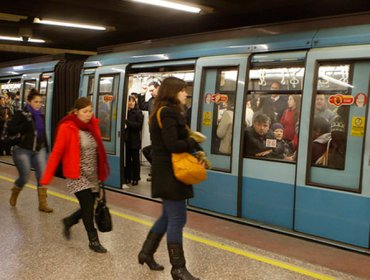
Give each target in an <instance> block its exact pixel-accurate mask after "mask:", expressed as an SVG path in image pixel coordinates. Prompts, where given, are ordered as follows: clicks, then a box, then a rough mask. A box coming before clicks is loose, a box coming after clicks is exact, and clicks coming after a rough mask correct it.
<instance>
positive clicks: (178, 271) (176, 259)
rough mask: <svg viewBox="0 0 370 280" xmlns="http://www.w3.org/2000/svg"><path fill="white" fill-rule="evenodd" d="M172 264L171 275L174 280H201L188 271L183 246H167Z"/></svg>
mask: <svg viewBox="0 0 370 280" xmlns="http://www.w3.org/2000/svg"><path fill="white" fill-rule="evenodd" d="M167 247H168V254H169V256H170V262H171V264H172V269H171V275H172V279H174V280H200V278H196V277H194V276H193V275H191V274H190V272H189V271H188V270H187V269H186V266H185V264H186V261H185V256H184V250H183V249H182V244H167Z"/></svg>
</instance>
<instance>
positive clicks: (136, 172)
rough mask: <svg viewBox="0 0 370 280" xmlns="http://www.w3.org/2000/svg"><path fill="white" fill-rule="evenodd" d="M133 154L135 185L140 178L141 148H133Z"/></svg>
mask: <svg viewBox="0 0 370 280" xmlns="http://www.w3.org/2000/svg"><path fill="white" fill-rule="evenodd" d="M131 156H132V185H133V186H135V185H137V184H138V181H139V180H140V153H139V149H132V150H131Z"/></svg>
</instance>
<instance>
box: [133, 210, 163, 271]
mask: <svg viewBox="0 0 370 280" xmlns="http://www.w3.org/2000/svg"><path fill="white" fill-rule="evenodd" d="M166 230H167V214H166V213H165V211H164V206H163V204H162V215H161V216H160V217H159V218H158V220H157V221H156V222H155V223H154V225H153V227H152V228H151V229H150V231H149V233H148V235H147V237H146V239H145V241H144V244H143V247H142V249H141V251H140V253H139V256H138V259H139V263H140V264H144V263H146V264H147V265H148V266H149V268H150V269H151V270H163V269H164V267H163V266H162V265H160V264H158V263H157V262H156V261H155V260H154V253H155V252H156V251H157V249H158V247H159V243H160V242H161V240H162V237H163V235H164V234H165V233H166Z"/></svg>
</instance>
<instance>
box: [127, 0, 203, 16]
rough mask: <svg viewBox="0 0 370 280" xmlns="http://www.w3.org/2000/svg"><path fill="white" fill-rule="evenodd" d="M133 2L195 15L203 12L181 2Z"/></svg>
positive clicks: (145, 0) (138, 0)
mask: <svg viewBox="0 0 370 280" xmlns="http://www.w3.org/2000/svg"><path fill="white" fill-rule="evenodd" d="M131 1H132V2H138V3H144V4H149V5H155V6H160V7H164V8H170V9H175V10H180V11H184V12H189V13H195V14H198V13H200V12H201V9H200V8H199V7H195V6H190V5H187V4H183V3H180V2H171V1H165V0H131Z"/></svg>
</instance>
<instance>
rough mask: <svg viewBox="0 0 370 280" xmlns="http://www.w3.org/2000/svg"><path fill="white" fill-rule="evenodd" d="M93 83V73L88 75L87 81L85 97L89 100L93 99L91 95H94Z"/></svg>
mask: <svg viewBox="0 0 370 280" xmlns="http://www.w3.org/2000/svg"><path fill="white" fill-rule="evenodd" d="M94 84H95V77H94V75H90V76H88V82H87V95H86V96H87V98H89V99H90V100H91V101H93V95H94Z"/></svg>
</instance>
